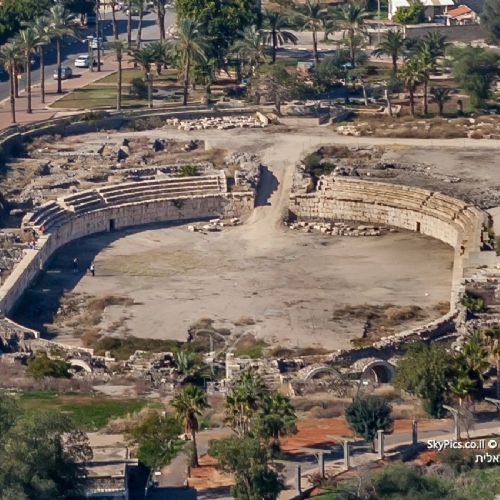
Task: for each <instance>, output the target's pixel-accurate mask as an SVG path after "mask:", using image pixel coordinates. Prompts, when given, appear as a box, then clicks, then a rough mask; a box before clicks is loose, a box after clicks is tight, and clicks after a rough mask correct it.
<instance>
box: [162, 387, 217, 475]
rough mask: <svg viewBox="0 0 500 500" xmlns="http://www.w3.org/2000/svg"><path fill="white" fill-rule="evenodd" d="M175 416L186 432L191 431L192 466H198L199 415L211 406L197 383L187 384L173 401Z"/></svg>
mask: <svg viewBox="0 0 500 500" xmlns="http://www.w3.org/2000/svg"><path fill="white" fill-rule="evenodd" d="M171 405H172V407H173V408H174V410H175V416H176V417H177V418H178V419H179V420H180V421H181V422H182V424H183V426H184V432H186V433H188V432H189V433H191V439H192V442H193V456H192V461H191V464H190V465H191V466H192V467H198V465H199V464H198V449H197V447H196V433H197V432H198V430H199V422H198V417H200V416H201V415H203V411H204V410H205V409H206V408H209V404H208V402H207V396H206V394H205V393H204V392H203V390H202V389H200V388H199V387H196V386H195V385H186V386H185V387H184V388H183V389H182V390H181V392H179V393H178V394H177V395H176V396H175V397H174V398H173V399H172V402H171Z"/></svg>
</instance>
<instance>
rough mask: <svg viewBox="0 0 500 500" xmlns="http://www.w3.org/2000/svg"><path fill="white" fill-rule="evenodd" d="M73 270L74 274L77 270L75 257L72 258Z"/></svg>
mask: <svg viewBox="0 0 500 500" xmlns="http://www.w3.org/2000/svg"><path fill="white" fill-rule="evenodd" d="M73 272H74V273H75V274H76V273H77V272H78V259H77V258H76V257H75V258H74V259H73Z"/></svg>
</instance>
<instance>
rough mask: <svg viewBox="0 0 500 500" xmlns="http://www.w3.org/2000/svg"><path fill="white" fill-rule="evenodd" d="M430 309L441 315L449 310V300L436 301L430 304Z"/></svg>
mask: <svg viewBox="0 0 500 500" xmlns="http://www.w3.org/2000/svg"><path fill="white" fill-rule="evenodd" d="M432 309H434V311H436V312H437V313H438V314H440V315H441V316H444V315H445V314H447V313H449V312H450V303H449V302H438V303H437V304H434V305H433V306H432Z"/></svg>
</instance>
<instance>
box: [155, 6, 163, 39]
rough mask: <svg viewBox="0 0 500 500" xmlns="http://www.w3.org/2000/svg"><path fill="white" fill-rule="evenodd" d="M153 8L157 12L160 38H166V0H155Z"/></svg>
mask: <svg viewBox="0 0 500 500" xmlns="http://www.w3.org/2000/svg"><path fill="white" fill-rule="evenodd" d="M153 9H154V11H155V12H156V16H157V23H158V29H159V30H160V40H165V14H166V10H165V0H153Z"/></svg>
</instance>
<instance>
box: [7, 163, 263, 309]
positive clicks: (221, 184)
mask: <svg viewBox="0 0 500 500" xmlns="http://www.w3.org/2000/svg"><path fill="white" fill-rule="evenodd" d="M254 198H255V193H254V191H253V190H250V191H238V192H235V193H229V192H228V191H227V183H226V179H225V176H224V173H223V172H222V171H221V172H220V174H218V175H207V176H199V177H182V178H172V177H166V178H162V179H158V180H149V181H142V182H131V183H124V184H117V185H113V186H105V187H102V188H99V189H94V190H89V191H82V192H80V193H77V194H73V195H69V196H65V197H63V198H60V199H58V200H57V201H50V202H48V203H45V204H44V205H42V206H41V207H40V208H39V209H37V210H36V211H35V212H33V213H30V214H27V216H26V217H25V219H24V221H23V226H24V227H25V228H35V229H38V230H40V229H41V227H42V226H43V228H44V232H45V234H44V235H43V236H41V237H40V238H39V240H38V247H37V249H36V250H27V251H26V255H25V257H24V258H23V259H22V261H21V262H20V263H19V264H18V265H17V267H16V268H14V270H13V272H12V274H11V275H10V276H9V277H8V278H7V280H6V281H5V283H4V284H3V286H2V287H1V288H0V310H1V312H2V313H3V314H6V315H8V314H9V313H10V312H12V310H13V308H14V307H15V305H16V303H17V301H18V300H19V298H20V297H21V296H22V294H23V292H24V290H25V289H26V287H28V286H29V284H30V283H31V282H32V280H33V279H34V278H35V277H36V276H37V275H38V273H39V272H40V270H42V269H43V266H44V265H45V263H46V262H47V260H48V259H49V258H50V256H51V255H52V254H53V253H54V252H55V251H56V250H57V249H58V248H60V247H61V246H62V245H64V244H66V243H68V242H70V241H73V240H75V239H78V238H82V237H84V236H88V235H90V234H95V233H99V232H104V231H114V230H117V229H122V228H125V227H132V226H139V225H143V224H151V223H159V222H168V221H172V222H175V221H188V220H200V219H209V218H214V217H222V218H231V217H240V216H244V215H246V214H248V213H250V212H251V211H252V210H253V207H254Z"/></svg>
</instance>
